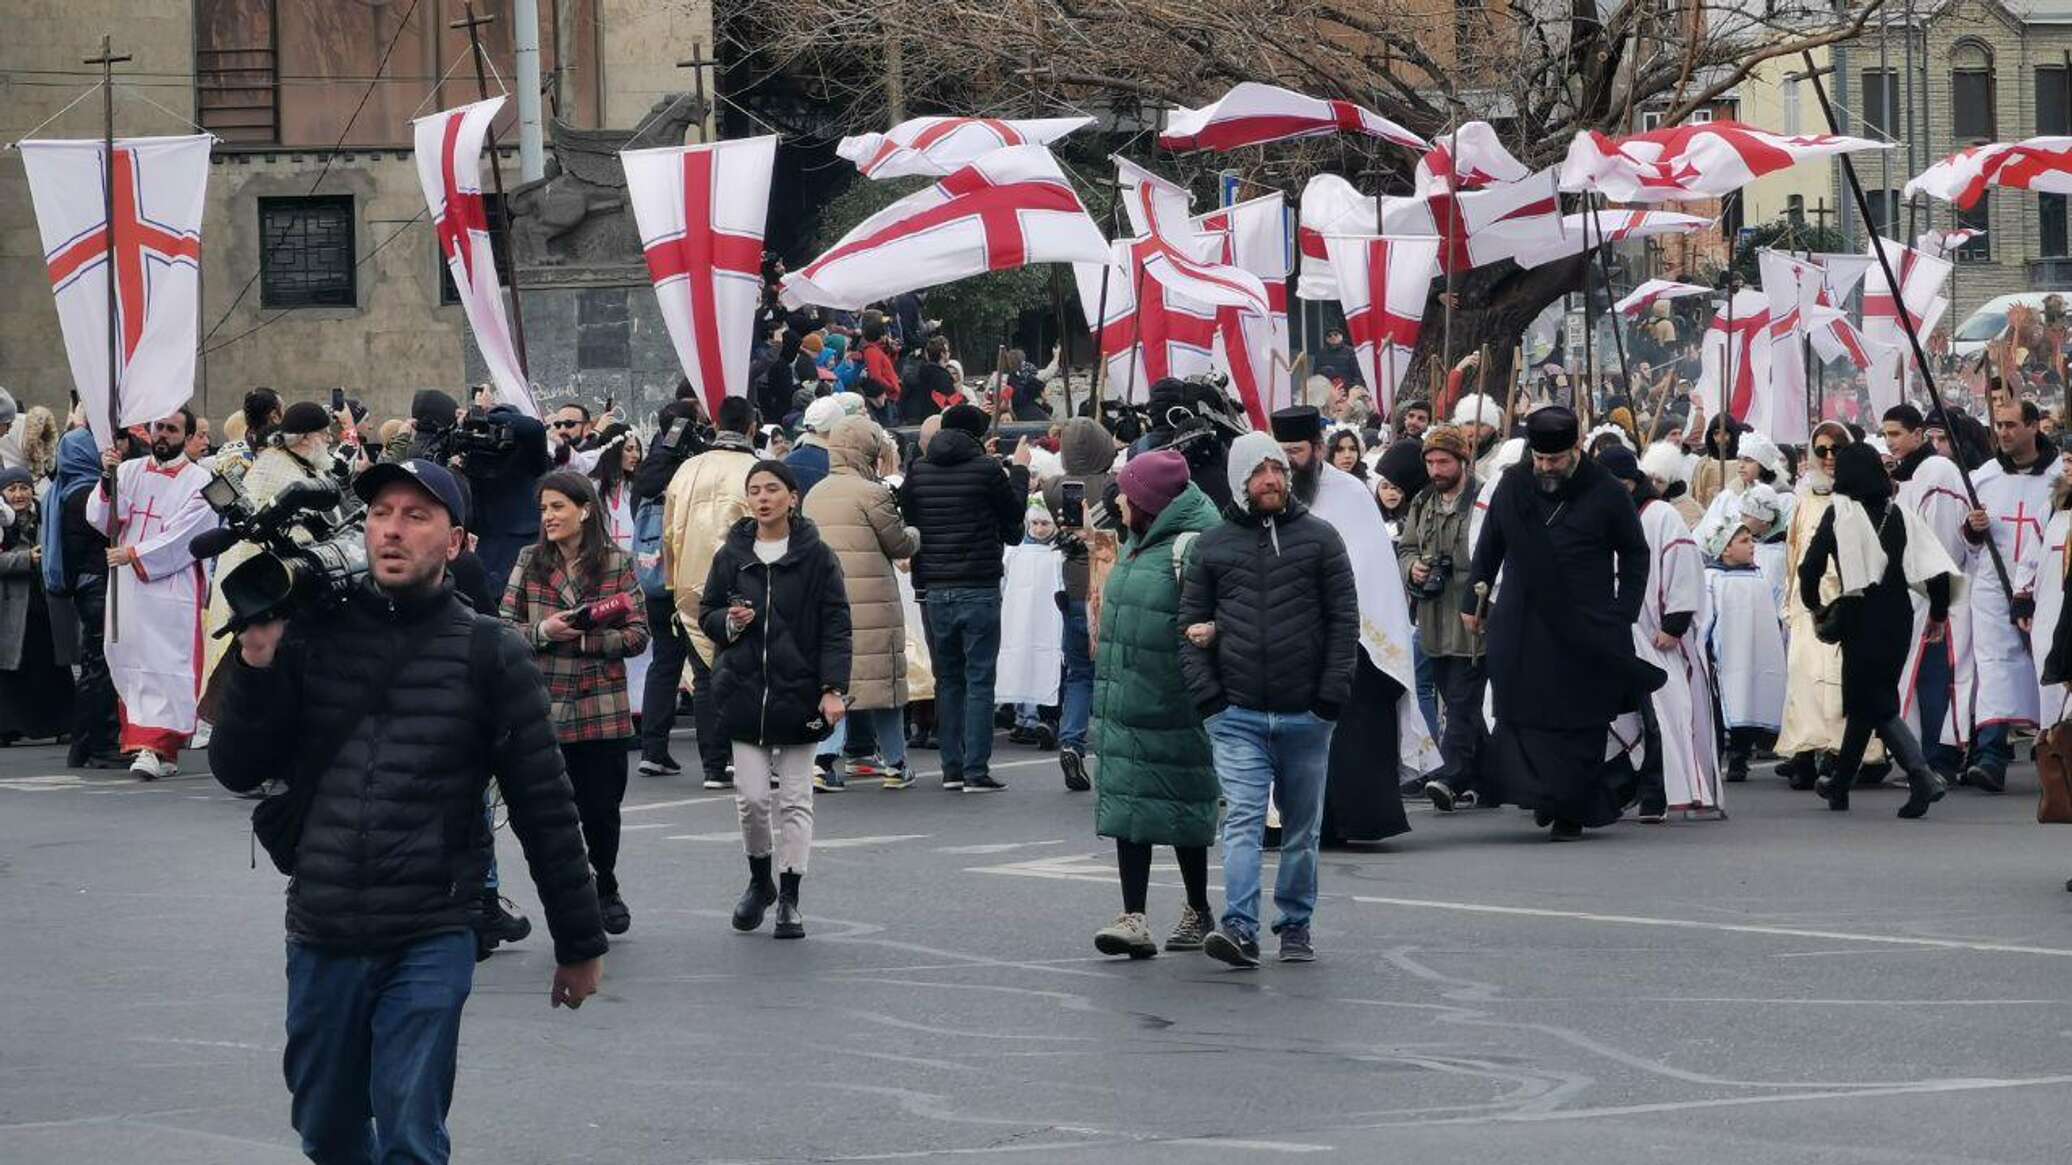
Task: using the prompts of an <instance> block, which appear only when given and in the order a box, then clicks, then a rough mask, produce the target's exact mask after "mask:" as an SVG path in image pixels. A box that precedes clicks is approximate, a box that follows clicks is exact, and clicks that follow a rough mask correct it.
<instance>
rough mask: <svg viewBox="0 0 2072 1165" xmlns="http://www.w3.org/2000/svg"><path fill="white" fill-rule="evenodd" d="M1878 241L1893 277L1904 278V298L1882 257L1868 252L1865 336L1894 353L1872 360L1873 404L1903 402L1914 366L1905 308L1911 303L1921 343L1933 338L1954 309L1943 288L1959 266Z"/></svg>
mask: <svg viewBox="0 0 2072 1165" xmlns="http://www.w3.org/2000/svg"><path fill="white" fill-rule="evenodd" d="M1875 241H1876V243H1877V244H1878V246H1880V247H1881V248H1882V249H1883V250H1884V252H1885V260H1886V262H1888V263H1890V264H1891V265H1892V273H1893V274H1894V275H1896V276H1898V277H1899V286H1900V289H1901V293H1902V294H1901V295H1899V296H1898V297H1895V296H1894V295H1893V294H1892V284H1891V282H1890V281H1889V280H1887V279H1886V278H1885V271H1884V268H1882V267H1881V266H1879V264H1878V259H1877V253H1876V252H1874V251H1871V250H1870V249H1869V248H1865V254H1866V255H1867V256H1868V260H1867V262H1866V263H1865V264H1864V265H1863V266H1864V271H1863V334H1864V337H1865V338H1866V339H1868V340H1870V341H1871V342H1872V343H1873V344H1878V345H1883V346H1885V347H1886V348H1889V349H1890V350H1891V355H1890V357H1889V358H1887V359H1877V360H1873V361H1872V362H1871V365H1870V367H1869V368H1867V369H1866V370H1865V371H1864V378H1863V379H1864V388H1865V389H1866V390H1867V391H1868V392H1869V393H1870V396H1871V399H1872V400H1880V401H1889V402H1891V403H1892V404H1897V403H1899V401H1901V400H1903V399H1905V397H1906V395H1907V393H1906V389H1905V387H1904V386H1903V384H1902V379H1903V374H1904V372H1905V370H1906V367H1907V366H1908V365H1909V364H1912V363H1913V362H1914V357H1913V349H1912V348H1911V347H1910V346H1909V345H1908V344H1907V342H1906V329H1905V326H1904V325H1903V324H1901V323H1900V319H1899V307H1900V304H1901V302H1904V303H1905V304H1906V309H1907V314H1908V315H1909V316H1911V317H1912V318H1913V323H1914V328H1915V330H1916V331H1917V332H1919V333H1920V336H1921V342H1922V343H1923V344H1926V343H1927V342H1928V334H1929V333H1930V332H1932V331H1934V330H1935V325H1936V324H1937V323H1938V322H1940V321H1941V319H1942V317H1943V313H1944V312H1947V311H1948V310H1949V309H1950V301H1949V299H1948V298H1947V297H1945V296H1944V295H1943V294H1942V289H1943V287H1944V286H1945V285H1946V284H1947V283H1948V282H1949V279H1950V273H1951V272H1952V271H1954V270H1955V269H1956V267H1955V265H1954V264H1953V263H1951V262H1950V260H1948V259H1941V258H1937V257H1936V256H1934V255H1930V254H1927V253H1926V252H1923V251H1918V250H1916V249H1914V248H1912V247H1909V246H1906V245H1904V244H1902V243H1900V242H1898V241H1896V240H1893V239H1885V238H1879V239H1876V240H1875Z"/></svg>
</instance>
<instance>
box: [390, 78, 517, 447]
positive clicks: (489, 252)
mask: <svg viewBox="0 0 2072 1165" xmlns="http://www.w3.org/2000/svg"><path fill="white" fill-rule="evenodd" d="M503 104H504V99H503V98H501V97H492V98H490V99H489V100H487V101H477V102H475V103H474V104H472V105H463V106H461V107H459V108H458V109H446V110H441V111H440V112H438V113H435V114H432V115H431V116H430V117H421V118H418V119H417V120H416V121H415V122H413V123H411V124H412V126H413V127H414V129H415V131H416V143H417V180H418V183H419V185H421V186H423V187H424V200H425V205H426V206H427V207H429V208H430V210H431V215H432V226H433V228H434V230H435V231H436V233H437V235H438V239H439V254H440V256H441V257H442V258H444V259H445V260H446V270H447V271H448V273H450V274H451V275H452V276H453V289H454V291H455V292H457V293H458V294H459V295H460V306H461V310H462V311H463V312H464V313H465V314H466V315H467V317H468V328H469V330H471V331H472V332H474V334H475V347H476V348H477V349H478V350H479V351H480V352H481V353H482V363H483V364H485V365H487V366H488V368H489V379H490V382H491V383H492V384H494V385H495V386H496V395H497V399H499V400H501V401H503V402H504V403H505V404H508V405H511V406H512V407H514V408H516V409H517V410H518V411H520V412H522V413H524V414H525V415H527V416H530V417H537V416H539V415H540V406H539V405H538V404H537V403H536V402H534V400H533V397H532V385H531V383H530V382H529V381H528V380H527V379H526V375H525V360H524V357H523V355H522V354H521V353H520V352H519V351H518V346H517V344H516V343H515V342H514V341H513V340H512V338H511V321H510V318H509V316H507V315H506V314H505V311H504V288H503V283H502V281H501V280H499V279H498V278H497V275H496V250H495V247H494V246H493V245H492V243H491V241H490V234H489V212H488V210H487V208H486V206H485V204H484V203H483V201H482V142H483V139H484V138H486V137H488V136H489V123H490V122H492V121H494V120H495V119H496V114H497V111H498V110H499V109H501V108H503Z"/></svg>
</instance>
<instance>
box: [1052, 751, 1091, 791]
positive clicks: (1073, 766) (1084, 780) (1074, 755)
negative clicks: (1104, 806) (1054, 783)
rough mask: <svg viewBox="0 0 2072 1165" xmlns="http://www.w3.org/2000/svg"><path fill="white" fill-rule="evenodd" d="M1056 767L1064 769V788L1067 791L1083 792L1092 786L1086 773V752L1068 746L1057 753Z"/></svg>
mask: <svg viewBox="0 0 2072 1165" xmlns="http://www.w3.org/2000/svg"><path fill="white" fill-rule="evenodd" d="M1058 767H1059V768H1061V769H1063V770H1065V788H1066V790H1067V791H1069V792H1073V793H1084V792H1086V791H1087V790H1088V789H1091V788H1093V787H1094V783H1093V781H1092V780H1091V779H1090V778H1088V777H1087V775H1086V754H1085V753H1082V752H1080V751H1079V750H1078V749H1076V748H1068V749H1066V750H1065V751H1063V752H1061V753H1059V754H1058Z"/></svg>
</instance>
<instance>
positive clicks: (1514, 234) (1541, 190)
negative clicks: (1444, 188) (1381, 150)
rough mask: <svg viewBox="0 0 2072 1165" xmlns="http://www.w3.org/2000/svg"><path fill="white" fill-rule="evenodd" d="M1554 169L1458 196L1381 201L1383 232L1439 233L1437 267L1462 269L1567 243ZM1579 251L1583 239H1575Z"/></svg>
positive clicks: (1441, 194)
mask: <svg viewBox="0 0 2072 1165" xmlns="http://www.w3.org/2000/svg"><path fill="white" fill-rule="evenodd" d="M1554 178H1555V175H1554V171H1553V170H1552V169H1547V170H1542V171H1541V172H1540V173H1538V174H1535V175H1533V176H1531V177H1529V178H1527V179H1525V180H1524V181H1522V182H1499V183H1495V184H1493V185H1490V186H1485V187H1483V188H1482V189H1480V190H1465V191H1462V192H1461V193H1459V194H1447V193H1443V192H1442V193H1438V194H1434V195H1432V196H1431V197H1429V198H1417V197H1407V198H1393V197H1384V198H1383V199H1382V200H1381V233H1382V234H1384V235H1437V236H1439V238H1440V240H1441V241H1442V242H1443V243H1444V244H1445V245H1444V246H1442V247H1441V248H1440V249H1439V269H1440V270H1441V271H1466V270H1468V269H1469V268H1472V267H1481V266H1484V265H1486V264H1490V263H1497V262H1501V261H1503V260H1505V259H1516V258H1518V257H1519V256H1520V255H1524V254H1530V253H1533V252H1538V251H1544V250H1546V249H1548V248H1558V247H1561V246H1564V245H1565V244H1566V242H1567V238H1568V236H1567V234H1566V233H1565V226H1564V224H1563V221H1562V217H1561V193H1560V191H1559V190H1558V189H1557V188H1556V186H1555V182H1554ZM1577 247H1578V248H1579V249H1580V247H1581V243H1580V242H1578V243H1577Z"/></svg>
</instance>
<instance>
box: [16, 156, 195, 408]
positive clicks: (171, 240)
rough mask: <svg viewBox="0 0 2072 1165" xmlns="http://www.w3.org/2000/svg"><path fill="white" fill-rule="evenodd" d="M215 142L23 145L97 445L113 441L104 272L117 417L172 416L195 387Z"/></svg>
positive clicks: (68, 348) (75, 375)
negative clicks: (206, 197) (111, 290)
mask: <svg viewBox="0 0 2072 1165" xmlns="http://www.w3.org/2000/svg"><path fill="white" fill-rule="evenodd" d="M213 141H214V139H213V138H211V137H210V136H209V135H207V134H192V135H188V136H184V137H163V138H117V139H115V152H114V157H113V158H112V159H111V158H110V157H109V156H108V152H107V150H106V149H105V148H104V147H103V145H102V143H100V142H98V141H25V142H22V143H21V145H20V149H21V152H22V164H23V166H24V167H25V168H26V169H27V170H28V174H29V199H30V201H31V203H33V204H34V206H35V208H36V231H37V234H38V236H39V238H40V240H41V242H42V246H43V259H44V262H45V264H46V265H47V266H48V267H49V269H50V284H51V290H52V291H53V292H54V293H55V295H56V298H57V308H58V327H59V330H60V331H61V332H62V333H63V335H64V337H65V356H66V359H67V361H68V362H69V363H70V364H71V366H72V387H73V388H74V389H76V390H77V391H78V393H79V399H80V401H81V402H83V403H84V404H85V406H86V417H87V422H88V423H89V424H90V425H92V426H93V432H94V439H95V440H96V441H98V442H99V443H100V444H101V446H102V447H103V448H106V447H107V446H108V444H109V441H110V440H111V438H112V434H110V433H109V432H108V350H109V342H108V334H109V330H110V329H109V322H108V307H109V296H108V284H109V281H110V279H111V278H112V279H113V281H114V284H115V297H114V299H115V303H114V307H115V322H114V332H115V349H116V352H115V381H116V385H117V391H118V394H119V399H120V400H121V402H122V408H121V414H120V418H119V423H120V424H121V425H123V426H124V427H128V426H130V425H137V424H144V423H148V422H150V421H155V420H158V419H159V418H161V417H166V416H170V415H171V414H172V413H174V412H176V411H178V410H179V408H180V406H181V405H183V404H185V403H187V398H188V397H189V396H191V395H192V394H193V390H194V353H195V347H196V345H195V339H196V329H195V324H196V319H195V310H196V305H197V304H198V303H199V301H200V298H201V219H202V208H203V194H204V191H205V190H206V189H207V187H208V181H209V147H210V143H211V142H213ZM111 162H112V164H111ZM111 194H112V195H113V201H114V204H115V214H114V217H113V220H112V221H113V223H114V231H113V240H114V246H113V248H112V255H111V248H110V246H109V240H110V231H109V223H110V221H111V220H110V218H109V216H108V213H107V202H108V200H109V196H110V195H111ZM111 258H112V259H113V263H112V264H111V263H110V259H111Z"/></svg>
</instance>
